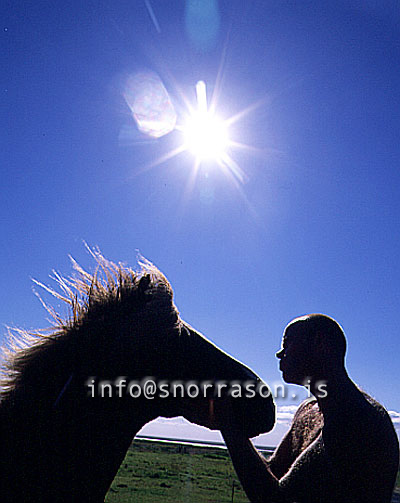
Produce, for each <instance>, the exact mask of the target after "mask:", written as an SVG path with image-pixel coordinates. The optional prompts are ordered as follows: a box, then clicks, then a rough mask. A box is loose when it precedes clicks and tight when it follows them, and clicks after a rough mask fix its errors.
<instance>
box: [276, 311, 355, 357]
mask: <svg viewBox="0 0 400 503" xmlns="http://www.w3.org/2000/svg"><path fill="white" fill-rule="evenodd" d="M289 333H290V334H298V335H302V336H303V337H304V338H305V339H306V340H308V342H309V343H310V344H311V345H314V344H316V343H319V345H321V344H323V345H324V346H325V347H326V348H327V349H328V350H329V353H330V355H331V357H334V358H337V359H339V360H341V361H344V357H345V354H346V348H347V343H346V337H345V335H344V332H343V329H342V327H341V326H340V325H339V323H338V322H337V321H335V320H334V319H333V318H331V317H330V316H326V315H325V314H308V315H306V316H301V317H299V318H295V319H294V320H293V321H291V322H290V323H289V325H288V326H287V327H286V329H285V334H289Z"/></svg>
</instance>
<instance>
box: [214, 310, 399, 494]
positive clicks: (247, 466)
mask: <svg viewBox="0 0 400 503" xmlns="http://www.w3.org/2000/svg"><path fill="white" fill-rule="evenodd" d="M345 352H346V339H345V336H344V333H343V330H342V329H341V327H340V326H339V324H338V323H337V322H336V321H334V320H333V319H332V318H329V317H328V316H324V315H320V314H317V315H315V314H313V315H308V316H304V317H301V318H297V319H295V320H294V321H292V322H291V323H290V324H289V325H288V326H287V327H286V329H285V332H284V336H283V341H282V349H281V350H280V351H279V353H277V357H278V358H279V360H280V370H281V371H282V373H283V379H284V380H285V381H286V382H287V383H290V384H299V385H306V386H307V387H308V388H309V389H310V391H311V392H312V394H313V395H314V397H315V398H313V399H311V400H308V401H306V402H304V403H303V404H301V405H300V407H299V408H298V410H297V413H296V415H295V417H294V419H293V423H292V426H291V428H290V430H289V432H288V433H287V435H286V436H285V437H284V439H283V440H282V442H281V443H280V445H279V446H278V447H277V449H276V451H275V453H274V455H273V456H272V458H271V459H270V460H269V461H268V462H267V461H266V460H265V459H264V458H262V457H261V456H260V454H259V453H258V452H257V451H256V450H255V448H254V447H253V445H252V443H251V441H250V440H249V439H247V438H244V437H243V436H242V435H241V433H240V430H239V428H237V426H236V424H235V419H234V416H233V414H232V409H230V408H229V407H228V412H227V413H226V412H224V411H223V410H222V409H221V411H220V414H221V415H220V417H219V421H220V425H221V432H222V435H223V437H224V439H225V442H226V444H227V446H228V449H229V452H230V455H231V458H232V462H233V464H234V467H235V470H236V472H237V474H238V476H239V479H240V481H241V483H242V485H243V488H244V490H245V491H246V494H247V496H248V498H249V499H250V501H251V502H252V503H258V502H260V503H261V502H263V503H268V502H299V503H300V502H301V503H315V502H319V503H322V502H323V503H386V502H387V503H389V502H390V501H391V496H392V491H393V486H394V483H395V479H396V475H397V470H398V463H399V443H398V439H397V435H396V433H395V430H394V428H393V424H392V422H391V420H390V418H389V416H388V414H387V412H386V410H385V409H384V408H383V407H382V406H381V405H380V404H379V403H378V402H376V401H375V400H374V399H373V398H371V397H370V396H368V395H367V394H366V393H363V392H362V391H361V390H360V389H359V388H358V387H357V386H356V385H355V384H354V383H353V382H352V381H351V379H350V378H349V376H348V374H347V372H346V369H345V365H344V357H345ZM225 410H226V408H225Z"/></svg>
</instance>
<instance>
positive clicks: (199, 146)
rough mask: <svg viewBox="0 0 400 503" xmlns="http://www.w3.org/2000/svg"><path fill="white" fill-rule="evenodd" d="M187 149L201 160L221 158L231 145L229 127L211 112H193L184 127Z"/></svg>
mask: <svg viewBox="0 0 400 503" xmlns="http://www.w3.org/2000/svg"><path fill="white" fill-rule="evenodd" d="M183 134H184V138H185V140H184V141H185V149H186V150H188V151H189V152H191V153H192V154H193V155H195V156H196V157H197V158H198V159H199V160H213V159H214V160H216V161H218V160H220V159H221V158H222V157H223V156H224V154H225V153H226V149H227V147H228V145H229V136H228V128H227V127H226V125H225V124H224V122H223V121H222V120H221V119H219V118H218V117H216V116H215V115H213V114H212V113H210V112H205V113H204V112H195V113H193V114H192V115H191V116H190V117H189V119H188V121H187V123H186V124H185V126H184V128H183Z"/></svg>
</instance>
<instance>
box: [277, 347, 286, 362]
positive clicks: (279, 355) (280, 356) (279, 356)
mask: <svg viewBox="0 0 400 503" xmlns="http://www.w3.org/2000/svg"><path fill="white" fill-rule="evenodd" d="M283 355H284V351H283V349H281V350H279V351H278V352H277V353H276V357H277V358H279V359H280V360H281V359H282V358H283Z"/></svg>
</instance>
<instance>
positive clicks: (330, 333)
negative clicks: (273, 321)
mask: <svg viewBox="0 0 400 503" xmlns="http://www.w3.org/2000/svg"><path fill="white" fill-rule="evenodd" d="M345 353H346V338H345V335H344V332H343V330H342V328H341V326H340V325H339V324H338V323H337V322H336V321H335V320H334V319H332V318H330V317H329V316H325V315H323V314H309V315H307V316H302V317H300V318H296V319H294V320H293V321H291V322H290V323H289V325H288V326H287V327H286V328H285V331H284V334H283V340H282V349H281V350H280V351H279V352H278V353H277V355H276V356H277V358H279V360H280V365H279V367H280V369H281V371H282V374H283V379H284V380H285V381H286V382H287V383H290V384H304V382H305V381H306V380H307V378H311V379H312V378H317V379H321V378H324V377H327V374H328V373H330V372H332V371H338V370H340V371H341V370H344V357H345Z"/></svg>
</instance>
